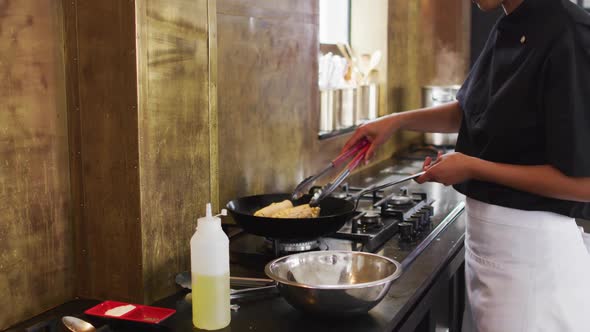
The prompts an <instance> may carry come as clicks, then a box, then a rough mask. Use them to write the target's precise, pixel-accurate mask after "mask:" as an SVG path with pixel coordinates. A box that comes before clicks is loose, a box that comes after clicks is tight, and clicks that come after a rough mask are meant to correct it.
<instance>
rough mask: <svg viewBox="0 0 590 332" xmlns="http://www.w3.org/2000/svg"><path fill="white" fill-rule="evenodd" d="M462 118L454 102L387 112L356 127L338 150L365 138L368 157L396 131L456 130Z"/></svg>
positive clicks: (348, 147)
mask: <svg viewBox="0 0 590 332" xmlns="http://www.w3.org/2000/svg"><path fill="white" fill-rule="evenodd" d="M462 118H463V112H462V111H461V107H460V106H459V103H458V102H451V103H448V104H443V105H440V106H434V107H429V108H423V109H419V110H415V111H408V112H403V113H396V114H391V115H388V116H385V117H382V118H379V119H378V120H375V121H371V122H368V123H365V124H363V125H362V126H360V127H359V128H358V129H357V130H356V131H355V132H354V134H352V136H351V137H350V139H349V140H348V141H347V142H346V144H345V145H344V148H343V149H342V150H343V151H344V150H348V149H350V148H351V147H352V146H353V145H354V144H356V143H357V142H358V141H359V140H361V139H362V138H366V139H368V140H369V141H370V142H371V147H370V148H369V150H368V151H367V154H366V157H365V159H366V160H368V159H370V158H371V157H372V156H373V154H374V153H375V149H376V148H377V147H378V146H380V145H381V144H383V143H385V142H386V141H387V140H388V139H389V138H390V137H391V135H393V133H394V132H396V131H397V130H413V131H421V132H435V133H456V132H458V131H459V127H460V126H461V119H462Z"/></svg>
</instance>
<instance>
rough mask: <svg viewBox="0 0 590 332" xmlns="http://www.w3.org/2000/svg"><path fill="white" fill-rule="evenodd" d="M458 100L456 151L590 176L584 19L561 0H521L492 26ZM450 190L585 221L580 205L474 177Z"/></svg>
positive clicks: (589, 211) (589, 33)
mask: <svg viewBox="0 0 590 332" xmlns="http://www.w3.org/2000/svg"><path fill="white" fill-rule="evenodd" d="M457 99H458V101H459V103H460V105H461V108H462V111H463V120H462V123H461V129H460V132H459V138H458V141H457V146H456V151H458V152H462V153H464V154H467V155H470V156H474V157H478V158H481V159H484V160H489V161H493V162H498V163H506V164H515V165H546V164H549V165H553V166H555V167H556V168H557V169H559V170H560V171H561V172H563V173H564V174H565V175H568V176H572V177H590V16H589V15H588V14H587V13H586V12H585V11H584V10H582V9H581V8H579V7H578V6H576V5H575V4H573V3H571V2H570V1H568V0H525V1H524V2H523V3H522V4H521V5H520V6H519V7H518V8H517V9H516V10H515V11H513V12H512V13H511V14H509V15H504V16H503V17H501V18H500V19H499V21H498V22H497V23H496V25H495V26H494V28H493V30H492V32H491V33H490V36H489V38H488V41H487V43H486V46H485V47H484V50H483V52H482V54H481V56H480V57H479V59H478V60H477V62H476V63H475V65H474V67H473V68H472V70H471V72H470V73H469V76H468V77H467V79H466V81H465V83H464V84H463V86H462V88H461V90H460V91H459V93H458V94H457ZM539 180H542V179H539ZM455 188H456V189H457V190H458V191H460V192H461V193H463V194H465V195H466V196H468V197H471V198H474V199H476V200H480V201H483V202H486V203H489V204H494V205H500V206H505V207H509V208H515V209H521V210H531V211H534V210H536V211H549V212H555V213H558V214H562V215H566V216H571V217H575V218H586V219H590V204H587V203H577V202H571V201H564V200H558V199H552V198H547V197H542V196H539V195H534V194H530V193H526V192H523V191H519V190H515V189H511V188H508V187H505V186H502V185H499V184H494V183H487V182H480V181H476V180H468V181H466V182H464V183H461V184H458V185H455Z"/></svg>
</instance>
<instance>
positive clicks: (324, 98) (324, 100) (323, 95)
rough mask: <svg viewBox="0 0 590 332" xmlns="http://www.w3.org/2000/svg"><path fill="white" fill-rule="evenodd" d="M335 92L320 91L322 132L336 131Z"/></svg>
mask: <svg viewBox="0 0 590 332" xmlns="http://www.w3.org/2000/svg"><path fill="white" fill-rule="evenodd" d="M334 102H335V99H334V90H321V91H320V132H331V131H333V130H334Z"/></svg>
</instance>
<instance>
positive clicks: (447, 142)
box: [422, 85, 461, 146]
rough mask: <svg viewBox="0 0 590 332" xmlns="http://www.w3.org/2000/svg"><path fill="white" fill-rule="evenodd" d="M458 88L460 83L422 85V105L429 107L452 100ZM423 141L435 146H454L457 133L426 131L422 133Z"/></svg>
mask: <svg viewBox="0 0 590 332" xmlns="http://www.w3.org/2000/svg"><path fill="white" fill-rule="evenodd" d="M460 88H461V86H460V85H445V86H436V85H428V86H424V87H422V106H423V107H431V106H438V105H442V104H446V103H449V102H452V101H454V100H456V98H457V92H458V91H459V89H460ZM424 142H425V143H426V144H431V145H436V146H455V144H456V143H457V134H445V133H427V134H426V135H424Z"/></svg>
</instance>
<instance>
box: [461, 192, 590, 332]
mask: <svg viewBox="0 0 590 332" xmlns="http://www.w3.org/2000/svg"><path fill="white" fill-rule="evenodd" d="M466 214H467V225H466V228H467V229H466V237H465V277H466V286H467V301H466V311H465V319H464V328H463V331H464V332H470V331H477V332H529V331H535V332H536V331H547V332H570V331H572V332H573V331H575V332H585V331H590V255H589V253H588V249H587V248H586V246H585V245H584V241H583V239H582V233H581V232H580V229H579V228H578V227H577V225H576V223H575V220H574V219H572V218H568V217H565V216H562V215H558V214H555V213H550V212H538V211H523V210H516V209H509V208H505V207H500V206H496V205H490V204H486V203H483V202H480V201H476V200H473V199H469V198H468V199H467V204H466Z"/></svg>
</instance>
